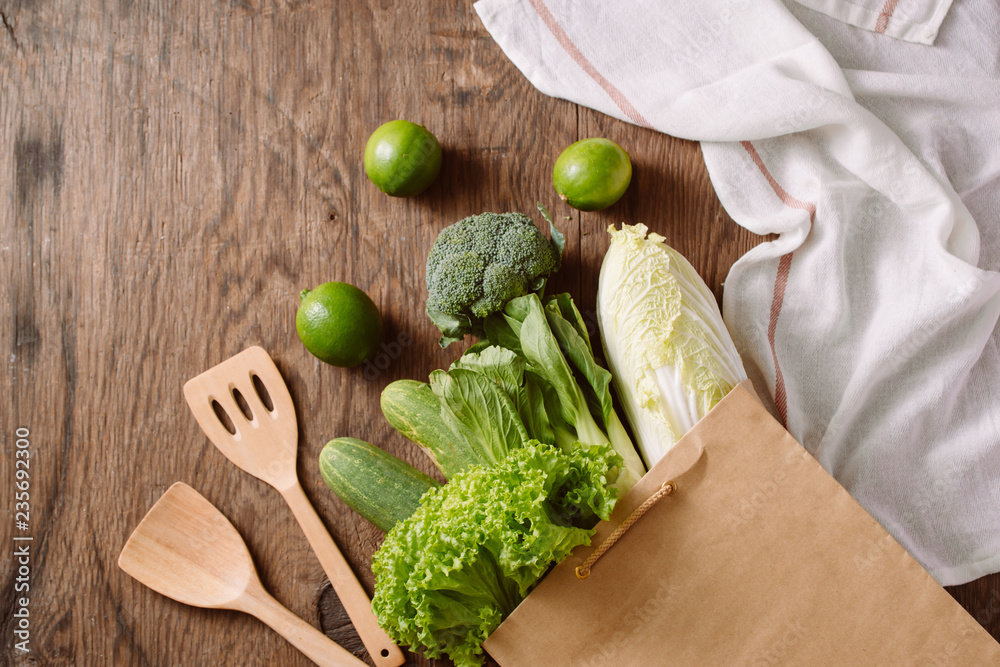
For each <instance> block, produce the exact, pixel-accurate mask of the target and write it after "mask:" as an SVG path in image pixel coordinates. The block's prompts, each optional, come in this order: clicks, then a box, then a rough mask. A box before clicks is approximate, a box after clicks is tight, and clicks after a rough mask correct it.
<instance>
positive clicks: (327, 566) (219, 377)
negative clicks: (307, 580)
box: [184, 346, 406, 667]
mask: <svg viewBox="0 0 1000 667" xmlns="http://www.w3.org/2000/svg"><path fill="white" fill-rule="evenodd" d="M184 398H185V399H187V403H188V406H190V408H191V412H193V413H194V416H195V419H197V420H198V424H199V425H200V426H201V430H203V431H204V432H205V435H207V436H208V439H209V440H211V441H212V443H213V444H214V445H215V446H216V447H217V448H218V449H219V450H220V451H221V452H222V453H223V454H225V455H226V458H228V459H229V460H230V461H232V462H233V463H235V464H236V465H237V466H238V467H240V468H241V469H243V470H245V471H246V472H248V473H250V474H251V475H253V476H254V477H257V478H258V479H260V480H263V481H265V482H267V483H268V484H270V485H271V486H273V487H274V488H275V489H277V490H278V492H279V493H280V494H281V495H282V496H283V497H284V498H285V502H287V503H288V506H289V507H290V508H291V509H292V514H294V515H295V518H296V519H297V520H298V522H299V525H300V526H301V527H302V532H304V533H305V534H306V539H307V540H309V544H310V545H312V548H313V551H314V552H315V553H316V557H317V558H318V559H319V562H320V565H322V566H323V570H324V571H325V572H326V576H328V577H329V578H330V584H331V585H332V586H333V590H334V591H336V593H337V597H339V598H340V602H341V604H342V605H344V610H345V611H347V615H348V616H349V617H350V619H351V623H353V624H354V628H355V630H357V631H358V636H359V637H360V638H361V641H362V642H363V643H364V645H365V648H366V649H368V655H369V656H370V657H371V659H372V660H373V661H374V662H375V664H376V665H377V667H399V665H402V664H403V663H404V662H405V660H406V659H405V657H404V656H403V652H402V651H401V650H400V649H399V647H398V646H396V644H395V643H393V641H392V639H391V638H390V637H389V635H387V634H386V633H385V631H384V630H383V629H382V628H380V627H379V625H378V621H376V620H375V615H374V614H373V613H372V604H371V600H370V599H369V598H368V594H367V593H366V592H365V589H364V588H363V587H362V586H361V583H360V582H359V581H358V579H357V577H355V576H354V572H352V571H351V567H350V565H348V563H347V561H346V560H345V559H344V556H343V555H342V554H341V553H340V549H338V548H337V545H336V544H335V543H334V541H333V538H331V537H330V533H329V532H327V530H326V527H325V526H324V525H323V522H322V521H321V520H320V518H319V516H317V515H316V510H315V509H313V506H312V505H311V504H310V503H309V499H308V498H306V494H305V492H303V491H302V485H301V484H300V483H299V477H298V472H297V471H296V468H295V459H296V456H297V454H298V440H299V428H298V422H297V421H296V419H295V406H294V405H293V404H292V397H291V394H289V393H288V387H287V386H286V385H285V381H284V380H283V379H282V378H281V373H279V372H278V367H277V366H275V365H274V361H273V360H272V359H271V357H270V356H269V355H268V354H267V352H265V351H264V349H263V348H260V347H256V346H255V347H250V348H247V349H246V350H243V351H242V352H240V353H239V354H237V355H236V356H233V357H230V358H229V359H227V360H225V361H223V362H222V363H221V364H219V365H217V366H214V367H212V368H210V369H209V370H207V371H205V372H204V373H202V374H201V375H199V376H197V377H194V378H192V379H190V380H188V381H187V382H186V383H185V384H184Z"/></svg>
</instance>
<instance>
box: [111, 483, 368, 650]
mask: <svg viewBox="0 0 1000 667" xmlns="http://www.w3.org/2000/svg"><path fill="white" fill-rule="evenodd" d="M118 566H119V567H121V569H123V570H125V572H127V573H128V574H129V575H131V576H132V577H134V578H135V579H137V580H138V581H139V582H141V583H142V584H145V585H146V586H149V587H150V588H152V589H153V590H154V591H156V592H157V593H160V594H162V595H166V596H167V597H169V598H173V599H174V600H177V601H178V602H183V603H184V604H190V605H194V606H196V607H208V608H209V609H235V610H236V611H242V612H245V613H247V614H250V615H252V616H256V617H257V618H259V619H260V620H262V621H263V622H264V623H267V624H268V625H269V626H271V627H272V628H273V629H274V630H275V631H276V632H277V633H278V634H280V635H281V636H282V637H284V638H285V639H287V640H288V641H290V642H291V643H292V644H293V645H294V646H295V647H296V648H297V649H299V650H300V651H302V652H303V653H304V654H305V655H306V656H308V657H309V658H310V659H311V660H312V661H313V662H315V663H316V664H317V665H323V666H324V667H356V666H359V665H364V664H365V663H363V662H362V661H360V660H358V659H357V658H355V657H354V656H353V655H351V654H350V653H348V652H347V651H346V650H344V649H343V648H341V647H340V646H338V645H337V643H336V642H334V641H333V640H331V639H330V638H329V637H327V636H326V635H324V634H323V633H322V632H320V631H319V630H317V629H316V628H314V627H313V626H311V625H309V624H308V623H306V622H305V621H303V620H302V619H301V618H299V617H298V616H296V615H295V614H293V613H292V612H290V611H288V609H286V608H285V607H283V606H282V605H281V603H279V602H278V601H277V600H275V599H274V598H273V597H271V595H270V594H269V593H268V592H267V591H266V590H264V587H263V585H262V584H261V583H260V578H259V577H258V576H257V571H256V570H255V569H254V566H253V559H251V557H250V552H249V551H247V548H246V545H245V544H244V542H243V538H241V537H240V534H239V533H238V532H237V531H236V528H234V527H233V524H231V523H229V521H228V520H227V519H226V517H225V516H223V515H222V513H221V512H219V510H217V509H216V508H215V506H214V505H212V503H210V502H209V501H208V500H206V499H205V498H204V497H203V496H202V495H201V494H200V493H198V492H197V491H195V490H194V489H192V488H191V487H190V486H188V485H187V484H184V483H183V482H177V483H176V484H174V485H173V486H171V487H170V488H169V489H167V492H166V493H164V494H163V496H162V497H161V498H160V499H159V500H158V501H156V504H155V505H153V507H152V509H150V510H149V512H148V513H147V514H146V517H145V518H144V519H143V520H142V522H141V523H140V524H139V526H138V527H137V528H136V529H135V531H134V532H133V533H132V536H131V537H129V538H128V542H126V543H125V547H124V548H123V549H122V553H121V555H120V556H119V557H118Z"/></svg>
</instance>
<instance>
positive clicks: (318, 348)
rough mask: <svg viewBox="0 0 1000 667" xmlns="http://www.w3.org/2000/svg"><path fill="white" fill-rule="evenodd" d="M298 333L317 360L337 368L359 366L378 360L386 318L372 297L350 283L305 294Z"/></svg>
mask: <svg viewBox="0 0 1000 667" xmlns="http://www.w3.org/2000/svg"><path fill="white" fill-rule="evenodd" d="M299 296H300V297H301V298H302V302H301V303H300V304H299V310H298V312H296V313H295V329H296V331H298V332H299V338H300V339H301V340H302V344H303V345H305V346H306V349H307V350H309V351H310V352H311V353H312V354H313V355H314V356H316V357H317V358H319V359H321V360H323V361H325V362H326V363H328V364H333V365H334V366H345V367H350V366H357V365H358V364H360V363H362V362H364V361H365V360H366V359H369V358H371V357H373V356H375V353H376V352H378V346H379V343H380V342H381V340H382V316H381V315H379V312H378V307H376V305H375V302H373V301H372V300H371V299H370V298H368V295H367V294H365V293H364V292H362V291H361V290H359V289H358V288H357V287H355V286H354V285H349V284H348V283H337V282H329V283H323V284H322V285H320V286H319V287H317V288H316V289H314V290H302V293H301V294H300V295H299Z"/></svg>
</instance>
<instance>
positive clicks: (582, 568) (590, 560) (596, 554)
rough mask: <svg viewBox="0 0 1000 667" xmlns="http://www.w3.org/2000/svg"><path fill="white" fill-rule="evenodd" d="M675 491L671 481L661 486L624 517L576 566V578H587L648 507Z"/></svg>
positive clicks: (674, 483) (674, 484)
mask: <svg viewBox="0 0 1000 667" xmlns="http://www.w3.org/2000/svg"><path fill="white" fill-rule="evenodd" d="M676 490H677V483H676V482H674V481H673V480H671V481H669V482H664V483H663V484H661V485H660V488H659V489H657V490H656V492H655V493H654V494H653V495H651V496H650V497H649V498H646V501H645V502H643V503H642V504H641V505H639V506H638V507H636V508H635V509H634V510H632V513H631V514H629V515H628V517H626V519H625V520H624V521H622V522H621V525H619V526H618V527H617V528H615V530H614V532H613V533H611V534H610V535H608V537H607V539H605V540H604V541H603V542H602V543H601V546H599V547H597V549H595V550H594V551H593V552H592V553H591V554H590V555H589V556H587V560H585V561H583V564H581V565H577V567H576V570H575V571H576V578H577V579H580V580H581V581H582V580H583V579H586V578H587V577H589V576H590V568H592V567H593V566H594V563H596V562H597V561H598V559H599V558H600V557H601V556H603V555H604V554H606V553H607V552H608V549H610V548H611V547H613V546H615V542H617V541H618V540H619V539H620V538H621V536H622V535H624V534H625V531H627V530H628V529H629V528H631V527H632V526H633V525H634V524H635V522H636V521H638V520H639V519H641V518H642V515H643V514H645V513H646V512H647V511H649V508H650V507H652V506H653V505H655V504H656V503H658V502H659V501H660V498H663V497H664V496H669V495H670V494H671V493H673V492H674V491H676Z"/></svg>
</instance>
